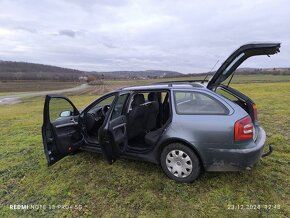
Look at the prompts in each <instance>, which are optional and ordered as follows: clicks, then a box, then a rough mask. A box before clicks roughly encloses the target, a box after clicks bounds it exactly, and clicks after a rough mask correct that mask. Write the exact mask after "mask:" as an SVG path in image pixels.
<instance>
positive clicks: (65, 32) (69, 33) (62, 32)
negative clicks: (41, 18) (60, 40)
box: [58, 30, 76, 38]
mask: <svg viewBox="0 0 290 218" xmlns="http://www.w3.org/2000/svg"><path fill="white" fill-rule="evenodd" d="M58 33H59V35H63V36H68V37H71V38H74V37H75V35H76V32H75V31H73V30H59V31H58Z"/></svg>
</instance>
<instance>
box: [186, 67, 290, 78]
mask: <svg viewBox="0 0 290 218" xmlns="http://www.w3.org/2000/svg"><path fill="white" fill-rule="evenodd" d="M215 72H216V71H213V72H208V73H191V74H186V75H184V77H187V76H205V75H206V74H208V75H209V76H210V75H213V74H215ZM252 74H272V75H290V68H238V69H237V70H236V72H235V75H252Z"/></svg>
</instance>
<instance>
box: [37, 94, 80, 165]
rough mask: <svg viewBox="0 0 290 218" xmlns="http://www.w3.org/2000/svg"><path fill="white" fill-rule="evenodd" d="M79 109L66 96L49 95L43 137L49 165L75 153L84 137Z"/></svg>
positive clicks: (44, 112) (45, 106) (45, 108)
mask: <svg viewBox="0 0 290 218" xmlns="http://www.w3.org/2000/svg"><path fill="white" fill-rule="evenodd" d="M78 117H79V111H78V110H77V108H76V107H75V106H74V105H73V103H72V102H71V101H70V100H69V99H68V98H66V97H64V96H56V95H47V96H46V98H45V103H44V110H43V126H42V139H43V145H44V152H45V155H46V159H47V162H48V165H52V164H54V163H56V162H57V161H59V160H61V159H62V158H63V157H65V156H67V155H69V154H71V153H74V152H75V151H76V150H77V149H78V148H79V147H80V146H81V145H82V143H83V141H84V137H83V135H82V134H81V130H80V128H79V125H78Z"/></svg>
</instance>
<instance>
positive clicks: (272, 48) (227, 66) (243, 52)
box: [207, 43, 280, 89]
mask: <svg viewBox="0 0 290 218" xmlns="http://www.w3.org/2000/svg"><path fill="white" fill-rule="evenodd" d="M279 48H280V43H251V44H246V45H243V46H241V47H240V48H239V49H237V50H236V51H234V52H233V53H232V54H231V55H230V56H229V57H228V58H227V59H226V61H225V62H224V63H223V64H222V65H221V66H220V68H219V69H218V70H217V71H216V73H215V74H214V75H213V77H212V78H211V79H210V80H209V82H208V84H207V88H209V89H214V88H216V87H217V86H219V85H220V84H221V83H222V82H224V81H225V80H226V79H227V78H228V77H229V76H230V75H232V74H233V73H234V71H235V70H236V69H237V68H238V67H239V66H240V65H241V64H242V63H243V62H244V61H245V60H246V59H247V58H249V57H252V56H256V55H267V56H270V55H273V54H276V53H277V52H279Z"/></svg>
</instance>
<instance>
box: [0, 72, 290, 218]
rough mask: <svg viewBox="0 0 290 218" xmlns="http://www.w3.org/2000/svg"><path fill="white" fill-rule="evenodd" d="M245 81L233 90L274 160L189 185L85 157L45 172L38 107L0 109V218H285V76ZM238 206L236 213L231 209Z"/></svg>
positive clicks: (31, 103)
mask: <svg viewBox="0 0 290 218" xmlns="http://www.w3.org/2000/svg"><path fill="white" fill-rule="evenodd" d="M273 77H274V79H273ZM275 78H276V80H275ZM184 79H187V78H184ZM248 79H249V77H242V78H240V80H236V81H234V84H233V87H234V88H237V89H238V90H240V91H242V92H243V93H245V94H246V95H248V96H250V97H251V98H252V99H253V100H254V101H255V102H256V103H257V106H258V112H259V120H260V123H261V125H262V126H263V127H264V128H265V130H266V132H267V137H268V138H267V145H269V144H271V145H273V147H274V149H275V150H274V152H273V153H272V155H270V156H268V157H266V158H264V159H262V160H261V161H260V162H258V164H257V165H256V166H255V167H254V168H253V169H252V170H250V171H242V172H227V173H207V172H206V173H203V175H202V176H201V178H200V179H198V180H197V181H196V182H194V183H192V184H179V183H176V182H174V181H172V180H169V179H168V178H167V177H166V176H165V175H164V174H163V172H162V170H161V168H160V167H159V166H155V165H153V164H149V163H143V162H138V161H133V160H126V159H119V160H118V161H117V162H116V163H114V164H113V165H108V164H107V162H105V161H104V158H103V157H102V155H100V154H92V153H88V152H81V153H78V154H76V155H74V156H69V157H66V158H64V159H63V160H61V161H60V162H59V163H57V164H55V165H54V166H52V167H47V163H46V160H45V156H44V153H43V145H42V139H41V132H40V128H41V125H42V110H43V101H44V99H43V98H42V97H35V98H27V99H24V101H23V102H22V103H19V104H15V105H10V106H0V117H1V119H0V128H1V132H0V217H13V216H41V215H46V216H62V217H65V216H69V217H71V216H73V217H76V216H79V215H83V216H108V217H112V216H114V217H123V216H128V217H136V216H143V217H156V216H157V217H177V216H178V217H213V216H215V217H241V216H247V217H289V216H290V198H289V196H290V195H289V194H290V188H289V184H290V183H289V179H290V173H289V160H290V147H289V146H290V76H284V77H282V78H281V77H279V76H277V77H276V76H271V77H267V79H265V78H262V77H257V80H256V82H257V83H251V84H248ZM252 79H253V78H252ZM262 79H263V80H262ZM272 79H273V80H272ZM273 81H274V82H273ZM283 81H284V82H283ZM142 82H143V83H144V81H133V82H132V81H130V82H128V81H114V82H112V81H111V82H107V83H106V84H107V85H110V87H116V86H123V85H127V84H130V85H134V84H139V83H142ZM146 82H151V81H146ZM7 91H8V92H11V90H7ZM17 91H19V90H17ZM95 98H96V95H95V94H94V92H89V93H83V95H81V96H70V99H71V100H72V101H73V102H74V103H75V104H76V106H77V107H78V108H82V107H84V106H86V105H87V104H88V103H89V102H90V101H92V100H93V99H95ZM18 204H21V205H26V204H28V205H46V206H47V207H48V205H82V209H80V208H79V207H76V208H73V209H64V208H63V209H54V210H52V209H51V210H49V209H48V208H46V209H39V210H32V209H28V210H11V209H10V208H9V207H10V205H18ZM231 205H234V206H235V207H236V209H231ZM239 205H243V209H237V207H238V206H239ZM247 205H253V207H255V205H256V207H257V206H258V205H261V209H260V210H258V209H253V208H252V207H251V208H250V206H247ZM264 205H267V206H264ZM274 205H276V207H274ZM265 207H267V209H266V208H265ZM278 207H279V208H278ZM240 208H241V206H240Z"/></svg>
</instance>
